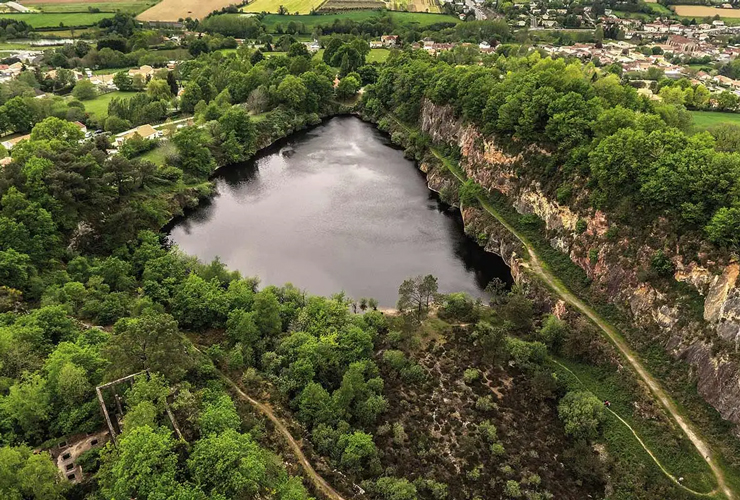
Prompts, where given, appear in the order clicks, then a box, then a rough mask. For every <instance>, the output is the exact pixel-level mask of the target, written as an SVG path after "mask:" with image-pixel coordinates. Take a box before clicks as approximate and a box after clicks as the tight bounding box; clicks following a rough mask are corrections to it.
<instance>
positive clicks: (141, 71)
mask: <svg viewBox="0 0 740 500" xmlns="http://www.w3.org/2000/svg"><path fill="white" fill-rule="evenodd" d="M137 75H140V76H143V77H144V78H151V77H152V76H153V75H154V68H152V67H151V66H149V65H148V64H145V65H144V66H142V67H140V68H132V69H130V70H128V76H130V77H131V78H133V77H135V76H137Z"/></svg>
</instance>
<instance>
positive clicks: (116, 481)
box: [98, 425, 177, 498]
mask: <svg viewBox="0 0 740 500" xmlns="http://www.w3.org/2000/svg"><path fill="white" fill-rule="evenodd" d="M101 458H102V467H101V470H100V473H99V474H98V481H99V484H100V490H101V492H102V494H103V496H104V497H105V498H172V497H173V496H174V492H175V491H176V490H177V481H176V479H175V475H176V472H177V454H176V453H175V441H174V440H173V439H172V436H171V433H170V431H169V430H167V429H165V428H159V429H156V430H154V429H152V428H151V427H150V426H148V425H144V426H141V427H135V428H133V429H131V430H130V431H129V432H124V433H123V434H122V435H121V436H120V438H119V439H118V443H117V445H116V447H112V446H108V447H106V448H105V449H104V451H103V453H102V455H101Z"/></svg>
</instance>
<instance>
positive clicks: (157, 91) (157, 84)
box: [146, 78, 172, 101]
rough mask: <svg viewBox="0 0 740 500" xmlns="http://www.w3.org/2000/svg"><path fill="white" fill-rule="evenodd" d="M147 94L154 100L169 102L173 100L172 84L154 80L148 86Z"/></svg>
mask: <svg viewBox="0 0 740 500" xmlns="http://www.w3.org/2000/svg"><path fill="white" fill-rule="evenodd" d="M146 93H147V95H149V96H150V97H151V98H152V99H156V100H158V101H169V100H170V99H172V91H171V90H170V84H169V83H168V82H167V80H160V79H158V78H154V79H152V80H151V81H150V82H149V84H147V86H146Z"/></svg>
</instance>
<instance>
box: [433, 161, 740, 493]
mask: <svg viewBox="0 0 740 500" xmlns="http://www.w3.org/2000/svg"><path fill="white" fill-rule="evenodd" d="M432 152H433V153H434V155H435V156H436V157H437V158H439V159H440V160H441V161H442V162H443V163H444V165H445V166H446V167H447V168H448V169H449V171H450V172H451V173H452V174H453V175H454V176H455V177H457V179H458V180H459V181H460V182H465V180H466V179H465V176H464V175H463V173H462V172H461V171H460V170H459V168H458V167H457V166H456V165H454V164H452V162H450V161H449V160H448V159H446V158H444V157H443V156H442V155H441V154H439V153H438V152H437V151H435V150H434V149H432ZM478 202H479V203H480V205H481V206H482V207H483V209H484V210H485V211H486V212H488V213H489V214H491V215H492V216H493V217H494V218H495V219H496V220H497V221H498V222H499V223H500V224H501V225H502V226H504V227H505V228H506V229H507V230H508V231H509V232H510V233H511V234H512V235H514V237H515V238H516V239H517V240H519V242H521V244H522V245H523V246H524V248H525V249H526V250H527V254H528V257H529V259H528V260H527V261H525V262H522V264H521V265H522V267H524V268H525V269H528V270H529V271H530V272H531V273H533V274H534V275H535V276H537V277H539V278H540V279H541V280H542V281H543V282H544V283H545V284H546V285H547V286H548V287H549V288H550V289H552V290H553V291H554V292H555V293H556V294H557V295H558V296H560V298H561V299H563V300H564V301H565V302H567V303H568V304H570V305H571V306H572V307H574V308H575V309H577V310H578V311H579V312H580V313H581V314H583V315H584V316H586V317H587V318H588V319H590V320H591V321H592V322H593V323H594V324H595V325H596V326H598V327H599V329H601V331H602V332H604V334H605V335H606V336H607V337H608V338H609V340H611V342H612V343H613V344H614V346H615V347H616V348H617V350H619V352H620V353H621V354H622V356H623V357H624V358H625V359H626V360H627V362H629V364H630V365H631V366H632V369H633V370H634V371H635V372H636V373H637V375H639V377H640V378H641V379H642V381H643V382H645V384H646V385H647V386H648V388H649V389H650V392H651V393H652V394H653V396H654V397H655V399H657V400H658V401H660V404H661V405H662V406H663V408H665V410H666V411H667V412H668V413H669V414H670V415H671V417H672V418H673V419H674V420H675V422H676V423H677V424H678V426H679V427H680V428H681V430H682V431H683V433H684V434H685V435H686V437H688V438H689V440H690V441H691V443H692V444H693V445H694V447H696V449H697V450H698V451H699V453H701V456H702V458H704V460H705V461H706V462H707V464H708V465H709V467H710V469H711V470H712V474H714V477H715V479H716V481H717V490H718V491H721V492H722V493H723V494H724V496H725V497H726V498H728V499H730V500H733V499H735V498H737V497H736V496H735V494H734V493H733V491H732V490H731V489H730V488H729V486H728V485H727V482H726V480H725V474H724V471H723V470H722V468H721V467H720V466H719V465H718V464H717V460H716V459H715V458H714V454H713V452H712V450H711V448H710V447H709V445H708V444H707V443H706V442H705V441H704V440H703V439H702V438H701V436H699V434H698V432H697V431H696V430H695V429H694V426H693V424H692V423H691V422H689V421H688V420H687V419H686V417H684V415H683V414H682V413H681V412H680V411H679V409H678V407H677V406H676V403H674V402H673V400H672V399H671V397H670V396H669V395H668V393H666V392H665V390H664V389H663V388H662V387H661V385H660V384H659V383H658V381H657V380H656V379H655V378H654V377H653V376H652V375H651V374H650V372H648V371H647V369H646V368H645V366H644V365H643V364H642V362H641V361H640V360H639V358H638V357H637V355H636V354H635V352H634V351H633V350H632V348H630V347H629V345H628V344H627V342H626V341H625V340H624V338H623V337H622V335H621V334H620V333H619V332H618V331H617V329H616V328H614V327H613V326H612V325H611V324H609V322H607V321H606V320H605V319H604V318H602V317H601V316H600V315H599V314H598V313H597V312H596V311H595V310H594V309H593V308H591V307H590V306H589V305H588V304H586V303H585V302H584V301H583V300H581V299H580V298H578V297H577V296H576V295H575V294H573V292H571V291H570V290H569V289H568V288H567V287H566V286H565V284H563V283H562V282H561V281H560V280H559V279H558V278H557V277H556V276H555V275H554V274H553V273H552V271H550V270H549V269H548V267H547V265H546V264H544V263H543V262H542V261H541V260H540V258H539V257H538V255H537V253H536V252H535V250H534V247H533V246H532V244H531V243H530V242H529V241H528V240H527V238H526V237H525V236H524V235H522V234H521V233H519V232H518V231H517V230H516V229H515V228H514V227H513V226H511V224H509V223H508V222H506V220H504V218H503V217H501V216H500V215H499V214H498V212H497V211H496V210H495V209H494V207H493V206H491V204H490V203H489V202H487V201H486V200H484V199H482V198H480V197H479V198H478ZM625 424H627V423H626V422H625ZM627 425H628V424H627ZM630 429H631V427H630ZM633 433H634V431H633ZM635 436H637V435H636V434H635ZM638 439H639V437H638ZM640 442H641V443H642V441H640ZM643 447H645V445H644V444H643ZM645 449H646V450H647V451H648V453H650V455H651V456H653V454H652V452H650V450H648V449H647V447H645ZM653 459H654V460H655V457H654V456H653ZM656 462H657V460H656ZM659 465H660V464H659ZM661 469H662V470H663V471H664V472H665V473H666V474H667V475H668V477H670V478H671V479H672V480H674V481H676V479H675V478H674V477H673V476H672V475H670V474H668V472H667V471H665V469H664V468H663V467H662V466H661ZM692 493H695V492H693V491H692Z"/></svg>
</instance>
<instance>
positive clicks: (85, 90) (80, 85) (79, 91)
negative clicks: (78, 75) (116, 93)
mask: <svg viewBox="0 0 740 500" xmlns="http://www.w3.org/2000/svg"><path fill="white" fill-rule="evenodd" d="M72 95H73V96H74V98H75V99H78V100H80V101H89V100H90V99H95V97H96V96H97V95H98V89H97V88H95V85H93V83H92V82H91V81H90V80H79V81H78V82H77V83H76V84H75V88H74V89H72Z"/></svg>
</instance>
